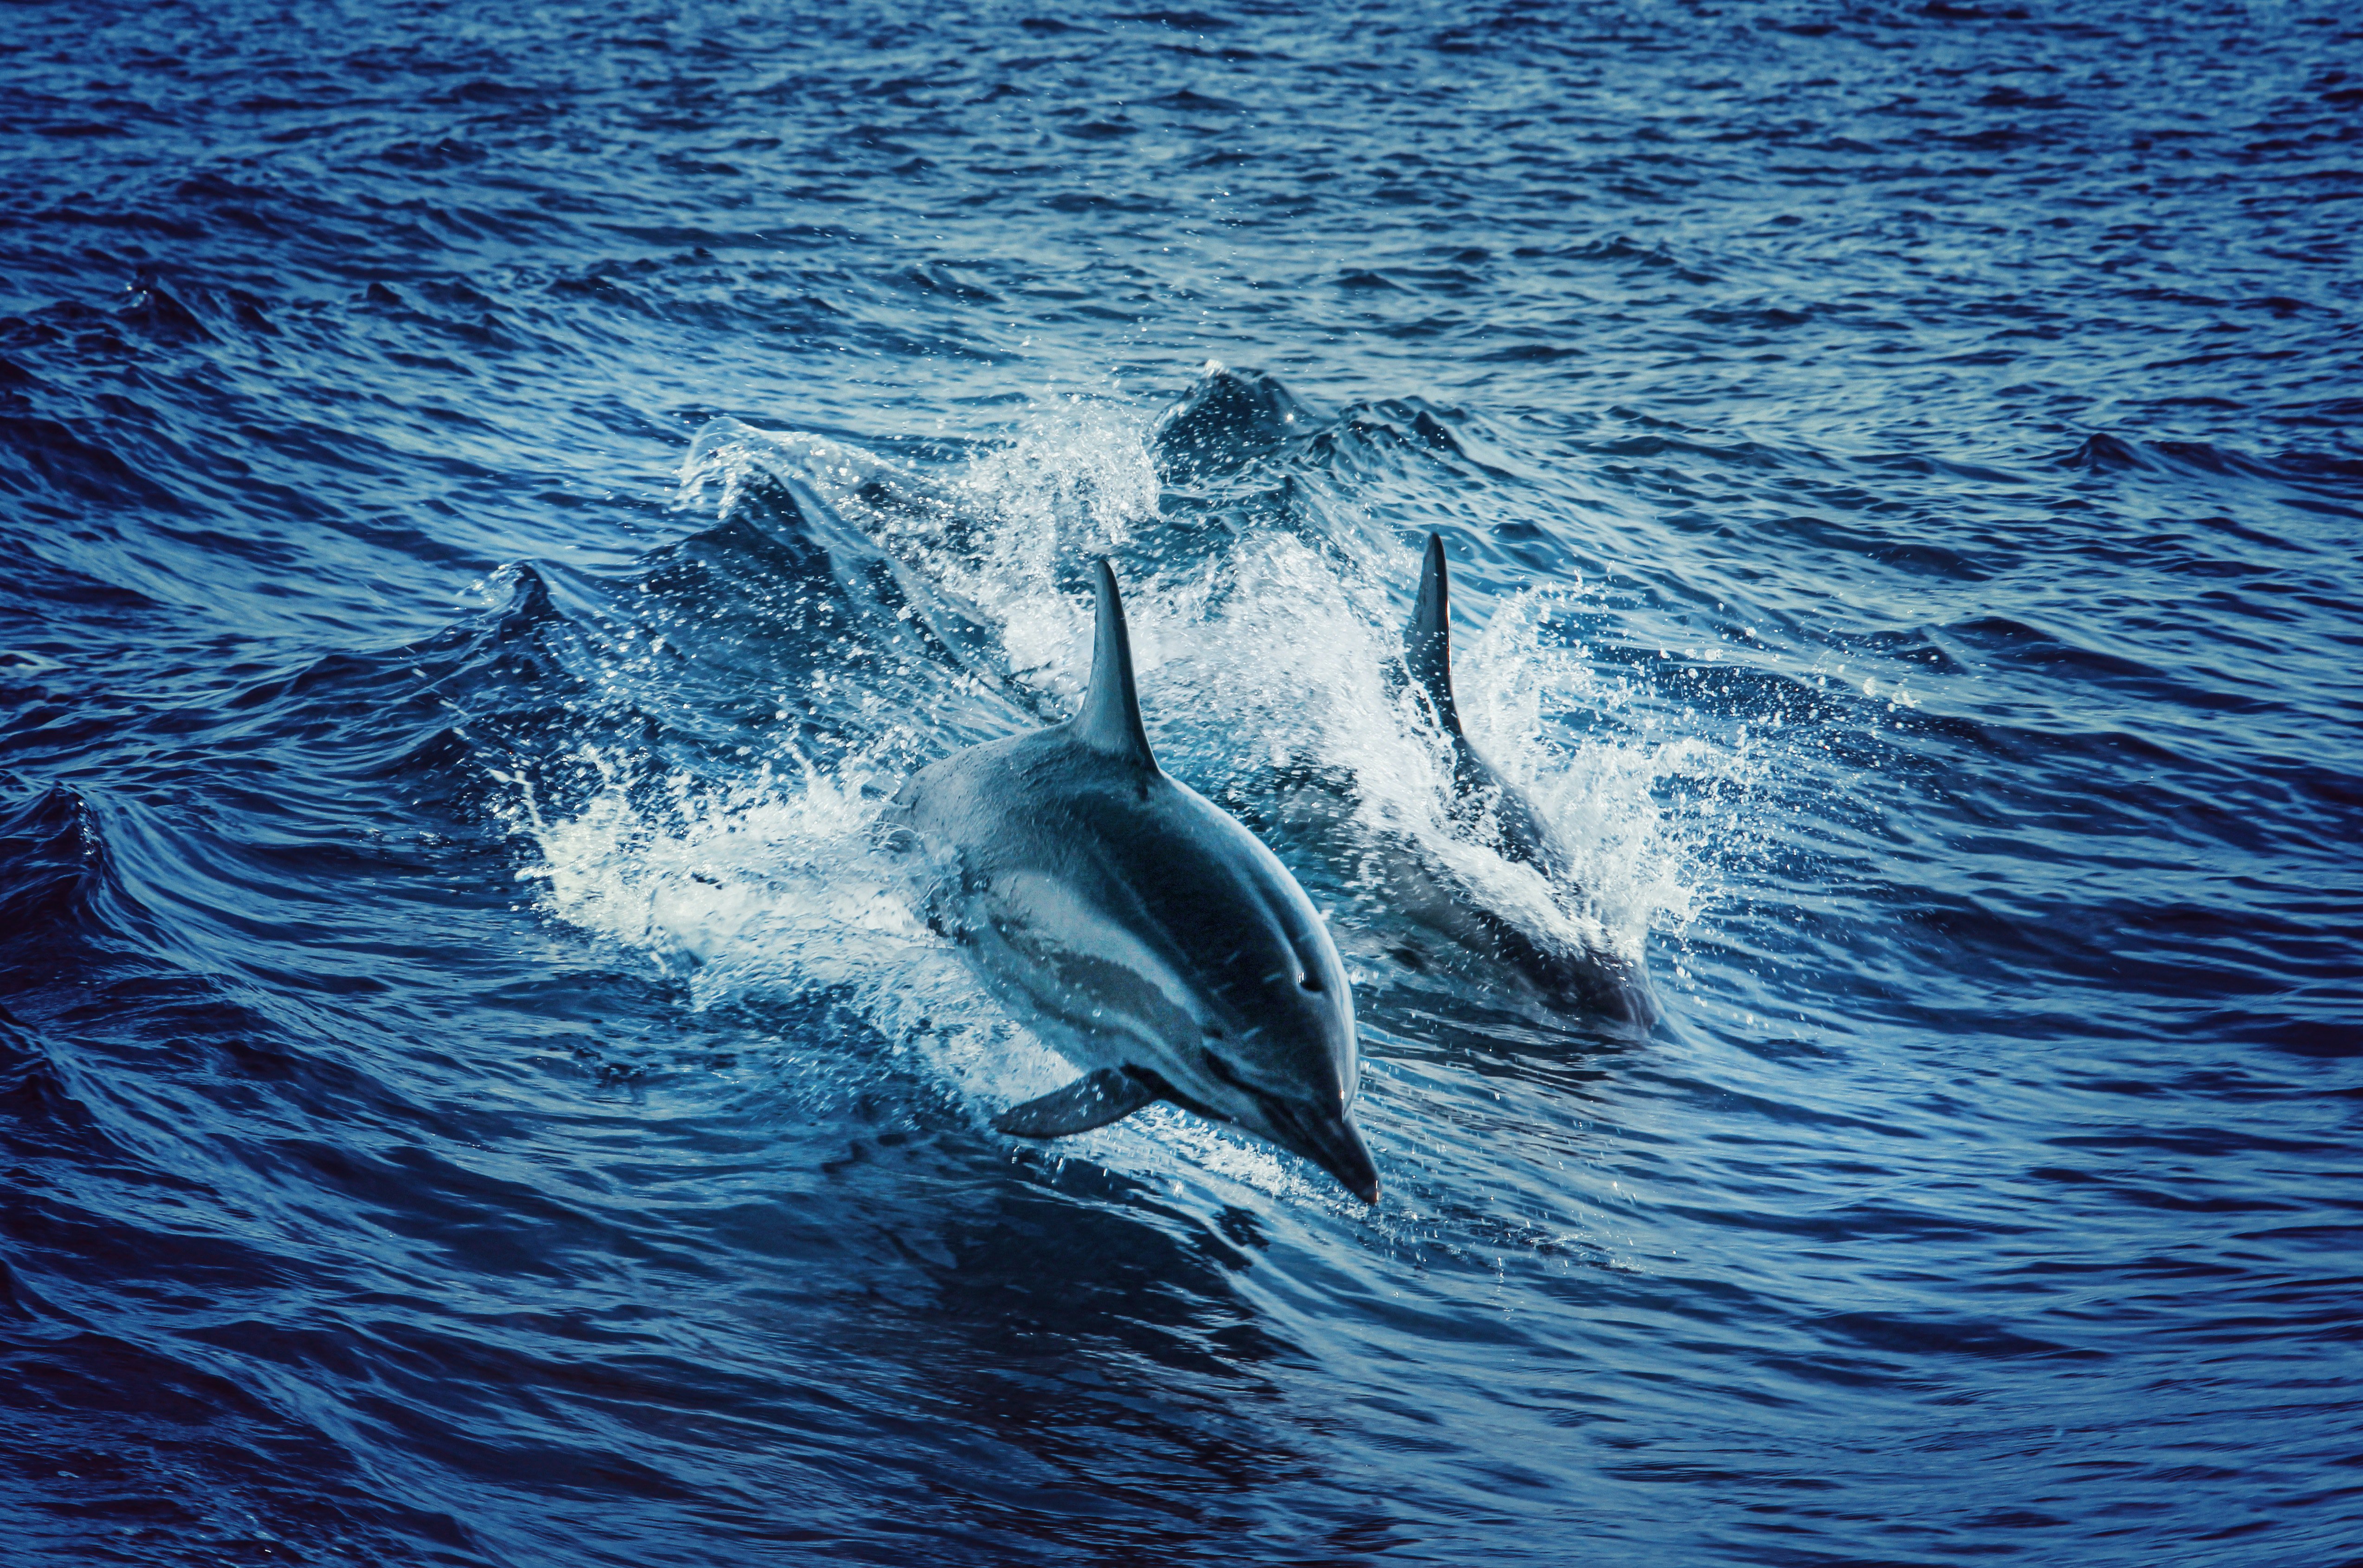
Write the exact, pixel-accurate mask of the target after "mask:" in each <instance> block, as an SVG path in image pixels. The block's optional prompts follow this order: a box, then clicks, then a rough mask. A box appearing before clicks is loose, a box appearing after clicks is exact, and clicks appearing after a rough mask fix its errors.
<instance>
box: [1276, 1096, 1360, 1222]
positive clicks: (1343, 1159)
mask: <svg viewBox="0 0 2363 1568" xmlns="http://www.w3.org/2000/svg"><path fill="white" fill-rule="evenodd" d="M1265 1109H1266V1114H1267V1115H1268V1116H1269V1117H1270V1120H1271V1123H1272V1129H1273V1130H1274V1131H1276V1132H1278V1133H1279V1134H1280V1135H1281V1141H1282V1142H1283V1143H1285V1144H1287V1146H1288V1147H1289V1148H1290V1149H1291V1150H1292V1151H1295V1152H1296V1153H1299V1154H1302V1155H1304V1157H1305V1158H1306V1159H1307V1160H1310V1161H1312V1162H1314V1163H1315V1164H1316V1165H1318V1166H1320V1167H1321V1168H1322V1169H1323V1170H1325V1171H1326V1172H1328V1173H1330V1174H1331V1175H1333V1176H1335V1177H1337V1180H1338V1183H1339V1184H1341V1185H1343V1186H1344V1187H1345V1189H1346V1190H1347V1191H1348V1192H1349V1193H1352V1194H1353V1195H1355V1196H1356V1197H1358V1198H1360V1199H1361V1200H1362V1201H1363V1202H1364V1203H1372V1204H1374V1203H1376V1202H1378V1201H1379V1167H1378V1165H1377V1164H1376V1162H1373V1161H1372V1160H1371V1159H1370V1148H1369V1146H1368V1145H1367V1144H1365V1143H1363V1141H1362V1134H1361V1130H1360V1129H1359V1128H1357V1127H1356V1126H1355V1125H1354V1118H1353V1117H1352V1116H1351V1115H1350V1114H1349V1113H1348V1112H1344V1111H1329V1110H1315V1111H1307V1110H1304V1109H1303V1108H1301V1107H1299V1106H1281V1105H1268V1106H1266V1107H1265Z"/></svg>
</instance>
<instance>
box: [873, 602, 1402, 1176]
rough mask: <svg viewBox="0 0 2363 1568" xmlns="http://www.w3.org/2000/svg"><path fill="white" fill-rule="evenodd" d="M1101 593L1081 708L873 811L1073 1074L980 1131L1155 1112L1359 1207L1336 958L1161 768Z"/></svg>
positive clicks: (1122, 633) (977, 955) (1255, 844)
mask: <svg viewBox="0 0 2363 1568" xmlns="http://www.w3.org/2000/svg"><path fill="white" fill-rule="evenodd" d="M1097 587H1098V618H1097V624H1096V626H1095V628H1094V633H1093V651H1092V681H1091V689H1090V690H1089V691H1088V692H1087V693H1086V694H1085V695H1084V697H1083V705H1082V710H1081V711H1080V712H1078V713H1077V714H1076V715H1075V717H1073V718H1071V719H1069V720H1068V721H1067V722H1066V723H1064V724H1059V725H1053V726H1051V727H1050V728H1046V729H1037V730H1035V731H1033V732H1031V733H1029V734H1025V735H1018V736H1014V737H1011V738H1009V739H1007V740H994V741H989V742H987V743H986V744H984V745H982V746H975V747H971V748H970V749H969V750H968V751H961V752H960V753H958V754H957V755H955V756H951V757H949V758H946V759H945V760H943V761H942V762H936V763H933V764H931V765H930V766H928V767H926V768H923V769H921V770H920V771H919V772H918V773H915V774H913V775H912V776H911V777H910V779H908V780H907V781H906V782H905V783H904V785H903V788H902V789H901V791H900V792H899V793H898V794H897V795H895V797H894V803H893V807H892V808H891V813H892V816H893V818H894V819H895V820H896V821H897V822H898V824H899V825H900V826H902V827H904V828H908V829H909V830H910V831H911V832H913V833H914V834H915V835H916V837H917V838H918V840H920V841H921V842H922V843H924V844H925V845H926V848H927V849H928V851H930V852H932V853H933V854H934V855H935V856H937V858H938V859H939V860H940V862H942V863H943V864H944V865H945V868H946V869H945V874H944V875H943V876H942V877H941V879H940V880H939V881H938V882H937V884H936V885H935V888H934V890H933V893H932V895H931V905H930V908H929V915H930V918H931V919H932V920H933V921H934V922H935V923H936V924H937V927H938V929H943V930H945V931H947V932H948V934H949V935H951V936H952V937H953V938H954V939H955V940H958V941H959V942H960V944H961V945H962V946H963V947H964V948H965V949H966V951H967V952H968V954H969V956H970V958H971V961H972V962H973V963H974V964H975V966H976V968H977V969H978V970H979V972H980V973H982V975H983V977H984V978H985V980H986V982H987V984H989V985H990V986H992V988H993V990H994V992H995V993H996V994H997V995H999V996H1000V997H1001V998H1002V1000H1003V1001H1004V1004H1008V1005H1012V1006H1023V1007H1025V1008H1027V1009H1030V1011H1031V1012H1032V1014H1033V1015H1034V1016H1035V1017H1036V1018H1038V1019H1039V1020H1040V1021H1041V1022H1042V1023H1043V1024H1044V1025H1046V1026H1047V1027H1046V1029H1045V1031H1044V1032H1045V1034H1046V1036H1047V1038H1048V1039H1049V1040H1050V1041H1051V1043H1052V1044H1053V1045H1054V1046H1056V1047H1057V1048H1058V1049H1059V1051H1060V1052H1061V1053H1062V1054H1064V1055H1066V1056H1067V1057H1068V1058H1069V1059H1070V1060H1071V1061H1072V1062H1074V1063H1075V1064H1076V1065H1077V1066H1078V1067H1081V1068H1083V1069H1085V1071H1084V1073H1083V1075H1082V1077H1080V1078H1077V1079H1076V1080H1075V1081H1073V1082H1072V1083H1071V1084H1067V1085H1066V1086H1065V1087H1063V1088H1060V1089H1057V1090H1054V1091H1053V1092H1051V1093H1049V1094H1048V1095H1043V1096H1041V1097H1040V1098H1039V1099H1036V1100H1030V1101H1027V1102H1026V1104H1024V1105H1020V1106H1015V1107H1013V1108H1011V1109H1009V1110H1005V1111H1003V1112H1002V1113H1001V1114H999V1115H998V1116H996V1117H995V1118H993V1125H994V1126H995V1127H997V1128H998V1129H1001V1130H1002V1131H1004V1132H1006V1133H1012V1134H1015V1136H1018V1137H1021V1138H1062V1137H1065V1136H1067V1135H1068V1134H1070V1133H1077V1132H1086V1131H1089V1130H1090V1129H1093V1128H1095V1127H1105V1126H1106V1125H1108V1124H1109V1123H1111V1122H1114V1121H1118V1120H1121V1119H1122V1118H1125V1117H1127V1116H1130V1115H1131V1114H1132V1113H1133V1112H1135V1111H1137V1110H1139V1109H1140V1108H1141V1107H1143V1106H1148V1105H1151V1104H1153V1103H1155V1102H1156V1101H1159V1100H1164V1101H1166V1102H1168V1103H1170V1104H1172V1105H1176V1106H1181V1107H1182V1109H1184V1110H1186V1111H1190V1112H1193V1114H1195V1115H1198V1116H1202V1117H1204V1118H1207V1119H1209V1120H1211V1121H1218V1122H1225V1123H1228V1124H1229V1125H1231V1126H1234V1127H1237V1128H1239V1129H1242V1130H1244V1131H1246V1132H1248V1133H1250V1134H1252V1135H1254V1136H1255V1137H1257V1138H1259V1139H1262V1140H1266V1141H1268V1142H1270V1143H1273V1144H1277V1145H1278V1146H1280V1147H1281V1148H1282V1149H1285V1150H1289V1151H1292V1152H1294V1153H1297V1154H1301V1155H1303V1156H1304V1158H1305V1159H1307V1160H1310V1161H1312V1162H1314V1163H1315V1165H1318V1166H1319V1167H1321V1169H1323V1170H1325V1171H1326V1172H1328V1173H1330V1174H1331V1175H1332V1176H1335V1177H1336V1178H1337V1180H1338V1182H1339V1183H1341V1184H1343V1185H1344V1186H1345V1187H1346V1189H1347V1190H1348V1191H1349V1192H1351V1193H1353V1194H1354V1195H1356V1196H1357V1197H1359V1198H1360V1199H1361V1200H1362V1201H1363V1202H1365V1203H1376V1202H1377V1201H1378V1197H1379V1173H1378V1168H1377V1166H1376V1165H1374V1164H1373V1163H1372V1162H1371V1160H1370V1150H1369V1149H1368V1148H1367V1147H1366V1146H1365V1145H1364V1144H1363V1142H1362V1136H1361V1133H1360V1131H1359V1129H1357V1128H1356V1127H1355V1125H1354V1117H1353V1104H1354V1095H1355V1090H1356V1088H1357V1086H1358V1082H1359V1071H1360V1069H1359V1061H1358V1058H1357V1055H1356V1046H1355V1037H1354V999H1353V996H1352V994H1351V993H1350V992H1349V991H1348V989H1347V984H1346V970H1345V965H1344V963H1343V962H1341V961H1340V960H1339V958H1338V956H1337V946H1336V944H1335V943H1334V942H1332V941H1331V940H1330V937H1329V932H1328V929H1327V928H1326V927H1325V926H1324V925H1323V924H1322V920H1321V917H1320V915H1319V914H1318V913H1317V912H1316V911H1315V909H1314V907H1313V903H1312V900H1310V899H1309V898H1307V897H1306V896H1305V895H1304V888H1302V887H1300V886H1299V885H1298V884H1297V882H1296V879H1295V878H1294V877H1293V876H1292V875H1290V874H1289V872H1288V868H1287V867H1285V866H1283V865H1281V862H1280V860H1279V857H1277V856H1276V855H1274V854H1273V853H1272V852H1271V851H1270V850H1269V849H1267V848H1265V847H1264V844H1263V843H1262V841H1261V840H1259V839H1257V838H1256V836H1255V835H1254V834H1252V833H1250V832H1248V829H1247V828H1245V827H1243V826H1241V825H1240V823H1239V822H1237V820H1236V819H1235V818H1233V817H1229V816H1227V815H1226V814H1225V813H1224V812H1223V811H1222V810H1220V809H1219V808H1218V807H1216V806H1215V805H1214V803H1213V802H1211V801H1209V800H1207V799H1206V798H1205V797H1204V795H1199V794H1198V793H1197V792H1196V791H1195V790H1193V789H1192V788H1190V787H1189V786H1188V785H1187V784H1182V783H1181V782H1180V781H1179V780H1176V779H1174V778H1172V777H1170V776H1169V775H1168V774H1167V773H1165V772H1164V771H1163V770H1162V769H1160V768H1159V766H1158V765H1157V758H1156V756H1155V755H1154V754H1153V753H1152V752H1151V751H1149V747H1148V732H1147V731H1146V730H1145V729H1144V728H1142V725H1141V719H1140V698H1139V695H1138V693H1137V691H1136V690H1135V688H1134V684H1133V672H1132V644H1131V639H1130V637H1129V635H1128V633H1127V632H1126V628H1125V618H1124V604H1123V601H1122V599H1121V598H1120V597H1119V596H1118V595H1117V592H1116V583H1115V572H1114V571H1113V570H1112V569H1111V568H1110V567H1109V565H1108V563H1107V562H1105V561H1101V562H1098V579H1097Z"/></svg>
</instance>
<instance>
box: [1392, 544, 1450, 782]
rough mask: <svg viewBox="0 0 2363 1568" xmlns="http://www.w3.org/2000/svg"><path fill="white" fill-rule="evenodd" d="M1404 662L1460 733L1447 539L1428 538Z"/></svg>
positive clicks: (1441, 714) (1405, 633) (1440, 713)
mask: <svg viewBox="0 0 2363 1568" xmlns="http://www.w3.org/2000/svg"><path fill="white" fill-rule="evenodd" d="M1403 663H1404V664H1405V665H1407V666H1408V667H1409V668H1410V670H1411V678H1412V679H1413V680H1414V681H1417V682H1418V683H1419V684H1420V686H1421V687H1422V689H1424V690H1425V691H1426V693H1427V698H1428V700H1429V701H1430V702H1432V703H1434V704H1435V705H1436V717H1437V718H1438V719H1439V720H1441V721H1442V722H1443V725H1444V728H1447V729H1448V730H1450V731H1451V732H1452V733H1453V734H1455V735H1458V734H1459V733H1460V708H1459V705H1457V704H1456V703H1454V702H1453V700H1452V584H1451V580H1450V578H1449V577H1448V576H1447V575H1446V573H1445V570H1444V536H1443V535H1442V534H1430V535H1428V536H1427V561H1426V564H1425V565H1423V566H1422V567H1421V568H1420V573H1419V602H1418V603H1417V604H1416V605H1414V606H1413V607H1412V612H1411V625H1410V626H1408V627H1406V628H1404V629H1403Z"/></svg>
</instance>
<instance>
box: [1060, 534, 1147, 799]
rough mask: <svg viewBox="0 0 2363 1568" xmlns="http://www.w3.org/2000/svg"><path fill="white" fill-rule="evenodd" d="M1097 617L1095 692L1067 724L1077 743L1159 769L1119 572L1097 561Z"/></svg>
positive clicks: (1094, 663) (1093, 636)
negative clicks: (1144, 723)
mask: <svg viewBox="0 0 2363 1568" xmlns="http://www.w3.org/2000/svg"><path fill="white" fill-rule="evenodd" d="M1098 585H1099V618H1098V624H1097V625H1096V626H1095V627H1094V628H1093V633H1092V689H1091V690H1090V691H1088V692H1085V693H1084V694H1083V706H1082V712H1080V713H1078V714H1076V715H1075V717H1073V718H1072V719H1071V720H1069V721H1068V728H1070V729H1071V730H1072V731H1073V733H1074V737H1075V739H1076V740H1080V741H1082V743H1083V744H1084V745H1086V746H1089V747H1091V748H1092V749H1093V751H1104V752H1106V753H1107V754H1108V755H1110V756H1112V757H1121V758H1123V759H1125V760H1126V761H1127V762H1137V763H1138V764H1140V765H1141V766H1142V767H1144V768H1147V769H1148V771H1149V772H1151V773H1155V772H1156V771H1157V755H1156V753H1155V752H1153V751H1150V750H1149V749H1148V730H1146V729H1144V728H1141V723H1140V693H1139V692H1138V691H1137V690H1136V689H1135V687H1134V686H1133V684H1132V633H1131V632H1130V631H1129V630H1127V629H1126V626H1125V624H1124V599H1123V597H1122V596H1121V595H1118V594H1117V593H1116V591H1115V568H1114V567H1112V566H1110V565H1109V564H1108V563H1107V562H1105V561H1102V562H1099V573H1098Z"/></svg>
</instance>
